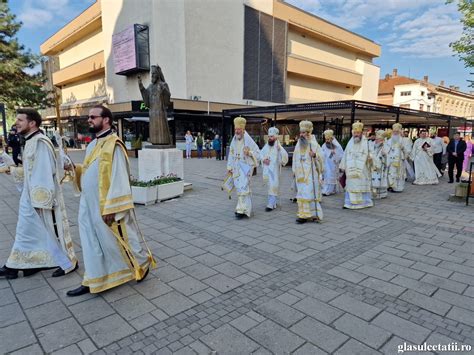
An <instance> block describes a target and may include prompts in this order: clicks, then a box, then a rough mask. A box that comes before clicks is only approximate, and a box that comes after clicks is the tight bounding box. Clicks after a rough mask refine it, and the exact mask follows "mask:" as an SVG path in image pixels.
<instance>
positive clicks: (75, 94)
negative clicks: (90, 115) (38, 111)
mask: <svg viewBox="0 0 474 355" xmlns="http://www.w3.org/2000/svg"><path fill="white" fill-rule="evenodd" d="M61 91H62V99H63V100H62V101H63V102H62V103H63V104H72V103H75V102H77V101H81V100H90V99H93V98H98V97H104V96H106V95H107V92H106V88H105V78H104V76H102V75H101V76H96V77H92V78H88V79H85V80H81V81H78V82H75V83H71V84H69V85H65V86H63V87H62V88H61Z"/></svg>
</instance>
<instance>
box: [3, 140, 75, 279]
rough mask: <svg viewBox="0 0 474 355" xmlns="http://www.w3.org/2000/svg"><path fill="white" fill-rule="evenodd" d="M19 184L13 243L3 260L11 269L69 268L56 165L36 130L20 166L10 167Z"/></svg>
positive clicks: (68, 243)
mask: <svg viewBox="0 0 474 355" xmlns="http://www.w3.org/2000/svg"><path fill="white" fill-rule="evenodd" d="M11 171H12V175H13V177H14V179H15V180H16V182H18V183H20V182H22V183H23V186H22V189H21V190H22V192H21V198H20V209H19V212H18V224H17V228H16V236H15V243H14V244H13V248H12V251H11V254H10V257H9V258H8V261H7V263H6V266H7V267H9V268H12V269H34V268H52V267H56V266H59V267H61V268H62V269H63V270H64V271H65V272H66V273H67V272H70V271H72V270H73V269H74V268H75V266H76V264H77V258H76V255H75V253H74V249H73V244H72V239H71V235H70V232H69V222H68V219H67V214H66V209H65V206H64V198H63V193H62V189H61V185H60V184H59V176H58V175H59V167H58V165H57V160H56V155H55V152H54V148H53V145H52V143H51V141H50V140H49V139H48V138H47V137H46V136H45V135H43V134H42V133H37V134H35V135H34V136H32V137H31V138H30V139H28V140H27V141H26V144H25V149H24V152H23V167H20V168H15V167H12V168H11Z"/></svg>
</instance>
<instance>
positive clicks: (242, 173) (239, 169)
mask: <svg viewBox="0 0 474 355" xmlns="http://www.w3.org/2000/svg"><path fill="white" fill-rule="evenodd" d="M246 123H247V120H246V119H245V118H243V117H240V116H239V117H236V118H235V119H234V130H235V131H234V133H235V134H234V137H233V138H232V142H231V143H230V151H229V157H228V160H227V174H228V176H230V177H232V179H233V184H234V186H233V187H234V188H235V190H236V192H237V207H236V208H235V217H236V218H237V219H242V218H244V217H250V215H251V213H252V196H251V190H250V179H251V178H252V173H253V169H255V168H256V167H257V166H258V164H259V161H260V149H259V148H258V145H257V143H255V141H254V140H253V139H252V137H250V135H249V134H248V133H247V132H246V131H245V125H246Z"/></svg>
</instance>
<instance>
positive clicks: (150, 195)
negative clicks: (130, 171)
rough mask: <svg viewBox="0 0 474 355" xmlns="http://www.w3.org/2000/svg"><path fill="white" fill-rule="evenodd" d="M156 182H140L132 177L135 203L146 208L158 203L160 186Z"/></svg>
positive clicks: (131, 182)
mask: <svg viewBox="0 0 474 355" xmlns="http://www.w3.org/2000/svg"><path fill="white" fill-rule="evenodd" d="M155 181H156V180H150V181H140V180H135V179H134V178H133V177H132V179H131V181H130V185H131V186H132V196H133V202H134V203H139V204H142V205H145V206H146V205H150V204H152V203H156V196H157V190H158V186H157V185H156V183H155Z"/></svg>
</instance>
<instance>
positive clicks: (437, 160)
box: [433, 152, 443, 174]
mask: <svg viewBox="0 0 474 355" xmlns="http://www.w3.org/2000/svg"><path fill="white" fill-rule="evenodd" d="M442 157H443V153H442V152H441V153H436V154H433V162H434V164H435V165H436V167H437V168H438V170H439V172H440V173H441V174H443V171H442V167H441V158H442Z"/></svg>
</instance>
